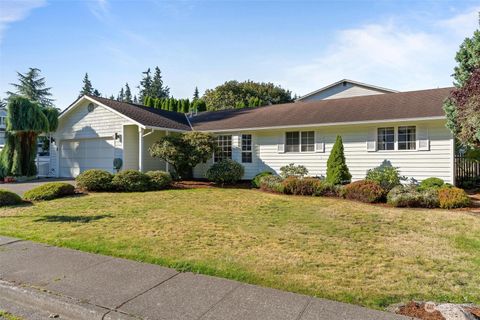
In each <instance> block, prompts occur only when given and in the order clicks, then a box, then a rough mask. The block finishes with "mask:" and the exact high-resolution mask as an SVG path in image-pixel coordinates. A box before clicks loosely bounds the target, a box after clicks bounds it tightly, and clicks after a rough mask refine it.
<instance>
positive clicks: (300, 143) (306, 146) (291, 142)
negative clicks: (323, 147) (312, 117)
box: [285, 131, 315, 152]
mask: <svg viewBox="0 0 480 320" xmlns="http://www.w3.org/2000/svg"><path fill="white" fill-rule="evenodd" d="M313 151H315V132H314V131H301V132H300V131H293V132H286V133H285V152H313Z"/></svg>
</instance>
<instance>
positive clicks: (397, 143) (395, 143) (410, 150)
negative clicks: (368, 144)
mask: <svg viewBox="0 0 480 320" xmlns="http://www.w3.org/2000/svg"><path fill="white" fill-rule="evenodd" d="M401 127H414V128H415V139H414V142H415V144H414V146H415V148H414V149H402V150H400V149H399V148H398V146H399V134H398V132H399V128H401ZM383 128H392V126H381V127H376V128H375V144H376V152H381V153H382V152H384V153H388V152H415V151H419V150H420V149H419V147H418V130H419V126H418V125H416V124H414V125H400V126H393V130H394V148H393V150H380V149H379V145H380V144H379V141H378V129H383ZM372 151H373V150H372Z"/></svg>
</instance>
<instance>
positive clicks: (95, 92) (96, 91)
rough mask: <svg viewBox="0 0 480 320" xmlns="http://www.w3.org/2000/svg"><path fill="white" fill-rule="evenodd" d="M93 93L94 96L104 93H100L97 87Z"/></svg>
mask: <svg viewBox="0 0 480 320" xmlns="http://www.w3.org/2000/svg"><path fill="white" fill-rule="evenodd" d="M92 95H93V96H94V97H101V96H102V94H101V93H100V91H98V90H97V89H95V90H93V93H92Z"/></svg>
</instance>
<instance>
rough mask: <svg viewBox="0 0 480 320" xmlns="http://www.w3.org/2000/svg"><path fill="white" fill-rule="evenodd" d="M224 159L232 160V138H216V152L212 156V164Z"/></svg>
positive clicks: (228, 136) (226, 136) (229, 136)
mask: <svg viewBox="0 0 480 320" xmlns="http://www.w3.org/2000/svg"><path fill="white" fill-rule="evenodd" d="M225 159H232V136H231V135H222V136H217V150H216V151H215V154H214V155H213V161H214V162H220V161H222V160H225Z"/></svg>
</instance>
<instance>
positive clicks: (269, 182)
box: [260, 175, 283, 193]
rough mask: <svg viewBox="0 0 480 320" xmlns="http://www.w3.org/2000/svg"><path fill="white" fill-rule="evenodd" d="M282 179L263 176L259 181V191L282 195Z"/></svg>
mask: <svg viewBox="0 0 480 320" xmlns="http://www.w3.org/2000/svg"><path fill="white" fill-rule="evenodd" d="M282 181H283V179H282V178H281V177H279V176H274V175H271V176H265V177H262V178H261V179H260V189H261V190H263V191H269V192H277V193H283V184H282Z"/></svg>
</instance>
